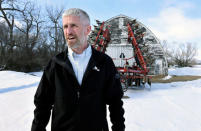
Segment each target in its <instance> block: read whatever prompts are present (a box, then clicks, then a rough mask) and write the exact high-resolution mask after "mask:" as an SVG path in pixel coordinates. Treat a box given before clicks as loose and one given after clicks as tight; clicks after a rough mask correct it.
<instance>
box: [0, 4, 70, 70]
mask: <svg viewBox="0 0 201 131" xmlns="http://www.w3.org/2000/svg"><path fill="white" fill-rule="evenodd" d="M41 12H42V10H41V8H39V7H37V6H36V3H33V2H31V1H29V0H0V70H2V69H6V70H16V71H23V72H31V71H39V70H42V69H43V67H44V66H45V65H46V64H47V62H48V60H49V59H50V58H51V57H52V56H53V55H55V54H57V53H58V52H61V51H62V50H64V49H65V45H66V41H65V39H64V35H63V30H62V25H61V16H62V12H63V9H56V8H53V7H46V11H45V13H41ZM44 14H46V15H45V16H44Z"/></svg>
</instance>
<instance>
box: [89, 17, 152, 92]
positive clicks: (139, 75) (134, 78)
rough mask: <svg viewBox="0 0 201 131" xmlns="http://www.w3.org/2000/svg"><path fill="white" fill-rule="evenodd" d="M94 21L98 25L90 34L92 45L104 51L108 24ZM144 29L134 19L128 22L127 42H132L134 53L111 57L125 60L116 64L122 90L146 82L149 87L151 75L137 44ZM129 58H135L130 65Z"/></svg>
mask: <svg viewBox="0 0 201 131" xmlns="http://www.w3.org/2000/svg"><path fill="white" fill-rule="evenodd" d="M96 23H97V25H98V26H94V30H93V31H92V32H91V35H90V39H92V40H93V44H92V46H93V47H94V48H95V49H96V50H98V51H100V52H103V53H105V52H106V50H107V47H108V44H109V42H110V41H111V38H110V36H111V33H110V26H105V22H100V21H98V20H96ZM145 31H146V29H145V28H144V27H140V26H139V24H138V23H137V22H136V20H135V19H134V20H132V21H130V22H128V23H127V32H128V43H130V44H132V47H133V54H134V55H133V56H132V57H130V58H125V56H124V54H121V55H120V58H113V60H117V59H121V60H123V61H125V64H124V66H120V67H119V66H116V68H117V71H118V72H119V74H120V80H121V84H122V88H123V91H127V89H128V87H132V88H134V89H144V88H145V84H146V83H148V85H149V88H148V89H151V76H149V75H148V72H149V70H148V68H147V64H146V62H145V60H144V57H143V55H142V51H141V49H140V47H139V45H138V43H139V42H142V39H143V36H144V33H145ZM130 59H135V62H134V63H133V64H132V65H129V63H128V60H130Z"/></svg>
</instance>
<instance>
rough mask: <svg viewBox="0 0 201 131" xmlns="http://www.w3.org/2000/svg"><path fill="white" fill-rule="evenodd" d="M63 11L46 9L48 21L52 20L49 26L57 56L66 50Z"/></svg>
mask: <svg viewBox="0 0 201 131" xmlns="http://www.w3.org/2000/svg"><path fill="white" fill-rule="evenodd" d="M63 10H64V9H63V8H61V9H58V8H52V7H48V8H46V11H47V14H48V19H49V20H50V25H49V26H48V29H49V37H50V38H51V39H52V41H51V44H52V46H53V48H54V51H55V54H56V53H58V52H60V51H62V50H64V46H65V43H66V42H65V38H64V34H63V29H62V25H61V23H62V22H61V16H62V13H63Z"/></svg>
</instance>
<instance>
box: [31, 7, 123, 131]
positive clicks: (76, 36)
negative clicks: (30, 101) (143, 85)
mask: <svg viewBox="0 0 201 131" xmlns="http://www.w3.org/2000/svg"><path fill="white" fill-rule="evenodd" d="M62 20H63V29H64V35H65V39H66V41H67V43H68V49H67V50H66V51H65V52H63V53H60V54H58V55H57V56H55V57H53V58H52V59H51V60H50V62H49V64H48V65H47V67H46V68H45V70H44V73H43V76H42V79H41V81H40V84H39V86H38V89H37V91H36V94H35V97H34V103H35V106H36V109H35V111H34V120H33V124H32V129H31V130H32V131H45V130H46V129H45V128H46V125H47V123H48V121H49V118H50V113H51V110H52V123H51V130H52V131H109V129H108V124H107V119H106V116H107V114H106V111H107V110H106V105H109V110H110V118H111V122H112V131H124V130H125V125H124V117H123V114H124V110H123V107H122V106H123V102H122V100H121V98H122V96H123V92H122V88H121V84H120V79H119V75H118V73H117V70H116V68H115V66H114V63H113V61H112V59H111V58H110V57H109V56H107V55H106V54H103V53H101V52H98V51H96V50H95V49H93V48H92V47H91V46H89V44H88V43H87V36H88V34H89V33H90V31H91V26H90V19H89V16H88V14H87V13H86V12H85V11H83V10H81V9H77V8H72V9H69V10H67V11H65V12H64V14H63V16H62Z"/></svg>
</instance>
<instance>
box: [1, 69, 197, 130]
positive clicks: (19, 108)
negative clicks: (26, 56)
mask: <svg viewBox="0 0 201 131" xmlns="http://www.w3.org/2000/svg"><path fill="white" fill-rule="evenodd" d="M41 75H42V72H32V73H22V72H14V71H0V105H1V108H0V116H1V117H0V131H29V130H30V128H31V123H32V120H33V110H34V108H35V107H34V104H33V97H34V94H35V91H36V89H37V85H38V83H39V81H40V78H41ZM171 75H200V76H201V66H195V67H191V68H190V67H185V68H174V69H173V68H171V69H170V70H169V75H168V76H167V77H165V79H169V78H170V77H171ZM125 96H128V97H129V98H128V99H123V101H124V108H125V119H126V121H125V124H126V131H200V130H201V79H198V80H194V81H187V82H173V83H166V84H162V83H154V84H152V89H151V91H148V90H133V89H129V90H128V91H127V92H126V93H125ZM108 119H109V118H108ZM109 125H110V126H111V123H109ZM47 129H48V130H47V131H50V124H49V125H48V127H47Z"/></svg>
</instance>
